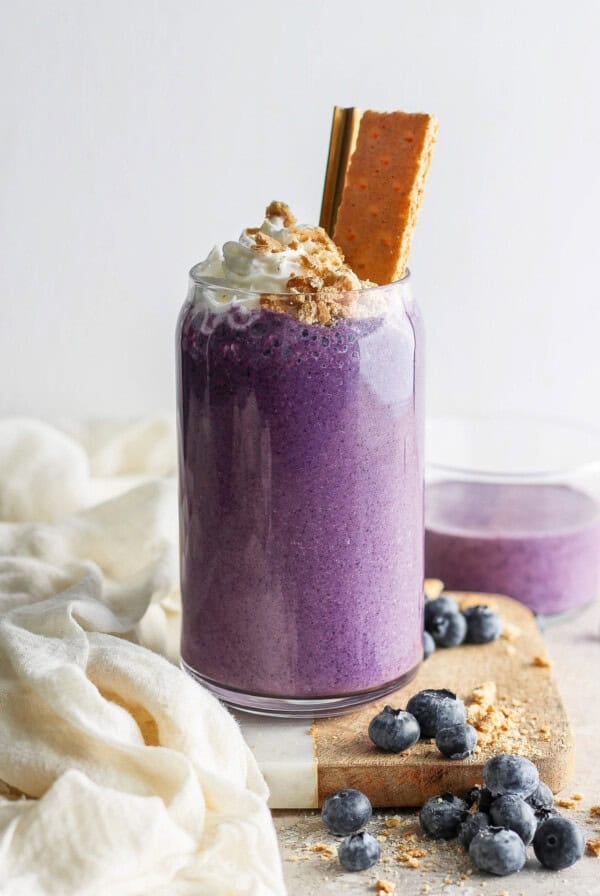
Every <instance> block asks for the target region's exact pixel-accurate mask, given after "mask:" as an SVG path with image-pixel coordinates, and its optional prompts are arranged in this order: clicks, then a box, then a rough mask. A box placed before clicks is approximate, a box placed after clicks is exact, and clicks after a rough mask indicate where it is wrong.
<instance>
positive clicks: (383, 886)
mask: <svg viewBox="0 0 600 896" xmlns="http://www.w3.org/2000/svg"><path fill="white" fill-rule="evenodd" d="M375 889H376V890H377V892H378V893H393V892H394V890H395V889H396V884H393V883H392V882H391V880H376V881H375Z"/></svg>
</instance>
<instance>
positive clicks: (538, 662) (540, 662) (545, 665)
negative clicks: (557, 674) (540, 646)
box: [532, 654, 552, 669]
mask: <svg viewBox="0 0 600 896" xmlns="http://www.w3.org/2000/svg"><path fill="white" fill-rule="evenodd" d="M532 665H533V666H539V667H540V669H551V668H552V660H551V659H550V658H549V657H547V656H541V655H540V654H536V655H535V656H534V658H533V660H532Z"/></svg>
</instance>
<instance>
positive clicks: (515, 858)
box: [469, 827, 527, 875]
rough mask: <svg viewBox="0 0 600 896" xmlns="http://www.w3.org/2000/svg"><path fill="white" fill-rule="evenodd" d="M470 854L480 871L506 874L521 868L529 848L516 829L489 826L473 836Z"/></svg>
mask: <svg viewBox="0 0 600 896" xmlns="http://www.w3.org/2000/svg"><path fill="white" fill-rule="evenodd" d="M469 856H470V857H471V860H472V861H473V864H474V865H476V866H477V868H478V869H479V870H480V871H487V872H488V874H498V875H505V874H512V873H513V872H514V871H520V870H521V868H522V867H523V866H524V864H525V862H526V860H527V850H526V849H525V844H524V843H523V841H522V840H521V838H520V837H519V835H518V834H515V832H514V831H509V830H507V829H506V828H496V827H489V828H486V829H485V830H483V831H479V833H478V834H476V835H475V836H474V837H473V839H472V840H471V845H470V846H469Z"/></svg>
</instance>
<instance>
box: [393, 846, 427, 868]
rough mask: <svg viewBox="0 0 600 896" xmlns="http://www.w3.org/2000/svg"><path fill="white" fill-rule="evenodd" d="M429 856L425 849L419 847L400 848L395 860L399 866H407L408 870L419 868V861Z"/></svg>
mask: <svg viewBox="0 0 600 896" xmlns="http://www.w3.org/2000/svg"><path fill="white" fill-rule="evenodd" d="M427 855H429V853H428V852H427V850H426V849H423V848H422V847H420V846H409V847H401V848H400V849H399V850H398V852H397V853H396V859H397V860H398V861H399V862H400V864H401V865H407V866H408V867H409V868H420V867H421V859H423V858H424V857H425V856H427Z"/></svg>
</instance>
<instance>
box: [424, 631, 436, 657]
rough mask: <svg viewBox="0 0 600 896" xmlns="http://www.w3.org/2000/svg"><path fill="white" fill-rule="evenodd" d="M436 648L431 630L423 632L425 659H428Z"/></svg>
mask: <svg viewBox="0 0 600 896" xmlns="http://www.w3.org/2000/svg"><path fill="white" fill-rule="evenodd" d="M434 650H435V641H434V640H433V638H432V637H431V635H430V634H429V632H427V631H425V632H423V659H424V660H428V659H429V657H430V656H431V654H432V653H433V652H434Z"/></svg>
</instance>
